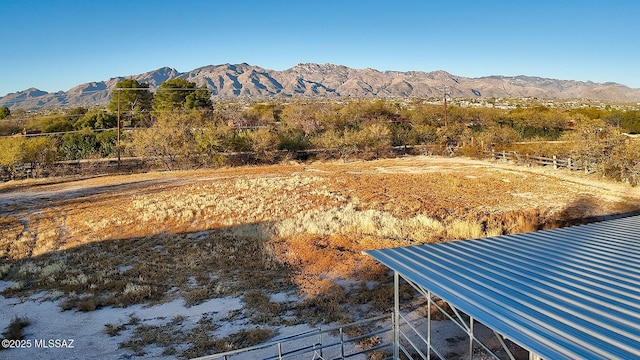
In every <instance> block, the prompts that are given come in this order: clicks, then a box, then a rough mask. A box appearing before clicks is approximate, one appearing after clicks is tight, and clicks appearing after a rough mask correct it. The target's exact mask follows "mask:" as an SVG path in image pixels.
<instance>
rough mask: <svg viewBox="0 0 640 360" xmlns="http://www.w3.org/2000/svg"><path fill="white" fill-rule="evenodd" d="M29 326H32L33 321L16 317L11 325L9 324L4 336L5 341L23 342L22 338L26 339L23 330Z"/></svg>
mask: <svg viewBox="0 0 640 360" xmlns="http://www.w3.org/2000/svg"><path fill="white" fill-rule="evenodd" d="M29 325H31V320H29V318H27V317H15V318H14V319H13V320H11V323H9V327H8V328H7V331H6V332H4V333H3V334H2V335H3V336H4V338H5V339H8V340H22V338H23V337H24V334H23V331H22V330H23V329H24V328H25V327H27V326H29Z"/></svg>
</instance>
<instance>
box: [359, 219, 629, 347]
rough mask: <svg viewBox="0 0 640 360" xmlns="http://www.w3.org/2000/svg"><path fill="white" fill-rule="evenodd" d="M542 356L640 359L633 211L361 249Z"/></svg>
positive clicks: (406, 277)
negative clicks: (547, 226)
mask: <svg viewBox="0 0 640 360" xmlns="http://www.w3.org/2000/svg"><path fill="white" fill-rule="evenodd" d="M365 253H367V254H369V255H371V256H372V257H373V258H375V259H377V260H378V261H380V262H381V263H382V264H384V265H386V266H388V267H389V268H391V269H392V270H394V271H397V272H398V273H399V275H400V276H402V277H403V278H405V279H407V280H409V281H411V282H413V283H415V284H416V285H418V286H420V287H422V288H424V289H428V290H430V291H431V292H433V294H435V295H437V296H438V297H440V298H442V299H443V300H445V301H447V302H449V303H450V304H451V305H453V306H455V307H456V308H458V309H460V310H462V311H463V312H465V313H466V314H468V315H470V316H472V317H474V318H475V319H477V320H478V321H480V322H482V323H483V324H485V325H487V326H489V327H490V328H492V329H494V330H496V331H497V332H499V333H501V334H502V335H504V336H505V337H507V338H510V339H511V340H513V341H515V342H516V343H518V344H520V345H521V346H523V347H524V348H526V349H528V350H530V351H532V352H534V353H536V354H538V355H540V356H542V357H543V358H546V359H599V358H602V359H640V216H633V217H627V218H621V219H615V220H609V221H604V222H600V223H593V224H587V225H581V226H575V227H569V228H563V229H554V230H545V231H538V232H532V233H524V234H516V235H504V236H497V237H492V238H486V239H476V240H464V241H454V242H447V243H439V244H429V245H420V246H408V247H401V248H390V249H380V250H370V251H365Z"/></svg>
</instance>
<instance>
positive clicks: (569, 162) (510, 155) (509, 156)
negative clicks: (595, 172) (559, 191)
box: [485, 150, 589, 173]
mask: <svg viewBox="0 0 640 360" xmlns="http://www.w3.org/2000/svg"><path fill="white" fill-rule="evenodd" d="M485 154H486V155H487V156H489V157H491V158H492V159H496V160H505V161H513V162H516V163H518V164H522V165H540V166H553V168H554V169H560V168H566V169H569V170H572V171H577V170H584V171H585V173H588V172H589V169H588V167H586V166H583V165H582V164H580V163H578V162H577V161H575V160H574V159H572V158H570V157H568V158H559V157H557V156H555V155H554V156H553V157H545V156H535V155H530V154H519V153H517V152H515V151H493V150H491V151H485Z"/></svg>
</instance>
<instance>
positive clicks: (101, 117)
mask: <svg viewBox="0 0 640 360" xmlns="http://www.w3.org/2000/svg"><path fill="white" fill-rule="evenodd" d="M445 111H446V114H445ZM15 113H16V112H14V113H13V114H9V115H7V116H6V117H5V118H4V119H3V120H1V121H0V135H5V136H6V135H12V134H23V135H29V134H33V133H43V134H46V133H63V134H55V135H50V136H38V137H28V136H16V137H9V138H6V137H5V138H2V139H0V167H2V168H3V169H4V170H5V171H9V172H11V171H15V169H16V168H17V167H18V166H19V165H20V164H21V163H26V162H28V163H35V164H43V165H45V164H51V163H52V162H55V161H59V160H77V159H87V158H104V157H114V156H116V154H118V155H119V154H122V155H124V156H134V157H142V158H145V159H148V160H149V161H153V162H158V164H159V165H161V166H162V167H164V168H165V169H168V170H173V169H184V168H197V167H203V166H219V165H221V164H224V163H225V161H226V160H225V159H226V156H225V155H227V154H230V153H243V154H245V156H246V159H247V161H254V162H273V161H277V160H278V158H279V157H281V156H283V155H282V154H285V155H284V156H287V154H294V153H299V152H314V151H318V150H322V151H320V152H318V153H319V155H318V156H332V157H339V158H343V159H348V158H352V157H359V158H377V157H384V156H388V155H390V154H391V153H392V151H393V149H394V148H396V149H397V148H398V147H404V148H406V149H411V148H416V147H418V148H419V147H421V146H428V145H432V146H436V147H438V146H440V147H443V148H444V147H445V146H446V145H447V144H452V143H453V144H455V145H456V146H457V147H458V148H459V150H457V151H459V153H464V154H466V155H475V156H479V154H481V153H482V151H483V150H486V149H489V148H494V149H498V150H503V149H509V148H515V147H522V146H524V147H526V148H527V151H528V152H531V153H543V152H550V151H554V152H562V151H564V152H566V153H572V154H573V155H576V157H577V158H578V159H583V158H584V159H587V158H588V161H596V162H597V161H600V160H604V159H611V154H614V153H615V154H618V155H616V156H617V158H618V159H619V162H623V158H624V159H626V160H624V161H627V163H629V164H631V165H633V164H634V161H637V160H634V159H632V158H630V156H631V155H629V154H632V153H633V151H635V150H633V149H635V148H634V146H635V142H634V143H629V141H628V137H625V136H624V135H622V134H623V133H639V132H640V111H638V110H616V109H612V108H594V107H590V108H575V109H557V108H551V107H546V106H542V105H538V106H530V107H516V108H514V109H500V108H494V107H460V106H449V107H448V108H447V109H446V110H445V108H444V107H443V106H442V105H441V104H434V103H430V102H428V101H425V100H424V99H405V100H363V99H353V100H339V99H338V100H331V101H329V100H311V99H285V100H278V101H271V102H246V103H242V102H216V103H215V104H214V103H213V101H212V97H211V92H210V91H209V90H208V89H206V88H205V87H196V85H195V83H193V82H189V81H187V80H185V79H182V78H177V79H172V80H168V81H165V82H164V83H162V84H161V85H160V86H159V87H158V88H157V89H156V91H155V93H152V92H151V91H150V88H149V85H148V84H145V83H139V82H138V81H136V80H133V79H126V80H123V81H121V82H119V83H118V84H117V85H116V89H115V90H114V91H112V93H111V100H110V102H109V104H108V105H107V106H106V108H102V109H100V108H95V109H84V108H76V109H68V110H66V111H64V112H60V113H56V114H47V115H39V116H30V117H22V118H20V116H19V114H15ZM445 118H446V121H445ZM118 123H119V125H120V128H121V129H124V130H122V132H121V141H120V143H119V146H118V141H117V140H118V130H117V129H116V128H117V127H118ZM558 140H559V141H563V144H571V145H570V146H569V145H567V146H565V148H560V147H558V146H556V147H555V148H551V147H550V146H548V143H546V142H547V141H558ZM523 142H524V143H525V145H523V144H521V143H523ZM605 143H606V144H608V145H604V144H605ZM462 144H464V147H459V145H462ZM612 144H613V145H612ZM616 144H617V145H616ZM585 146H586V147H588V149H584V147H585ZM623 147H624V151H623V150H622V148H623ZM587 150H588V151H587ZM598 151H600V153H598ZM545 155H556V154H555V153H554V154H549V153H547V154H545ZM578 155H579V156H578ZM599 159H600V160H599ZM636 159H637V158H636ZM585 161H587V160H585ZM631 165H625V167H627V168H628V167H630V166H631Z"/></svg>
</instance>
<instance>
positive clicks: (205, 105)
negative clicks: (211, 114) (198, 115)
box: [184, 85, 213, 110]
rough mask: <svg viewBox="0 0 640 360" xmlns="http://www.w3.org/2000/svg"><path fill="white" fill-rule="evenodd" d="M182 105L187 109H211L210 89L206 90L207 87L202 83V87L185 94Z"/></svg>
mask: <svg viewBox="0 0 640 360" xmlns="http://www.w3.org/2000/svg"><path fill="white" fill-rule="evenodd" d="M184 107H185V109H189V110H191V109H194V110H209V109H212V108H213V102H212V101H211V91H209V90H207V87H206V86H204V85H202V87H200V88H199V89H197V90H196V91H194V92H192V93H190V94H189V95H187V97H186V98H185V101H184Z"/></svg>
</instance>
